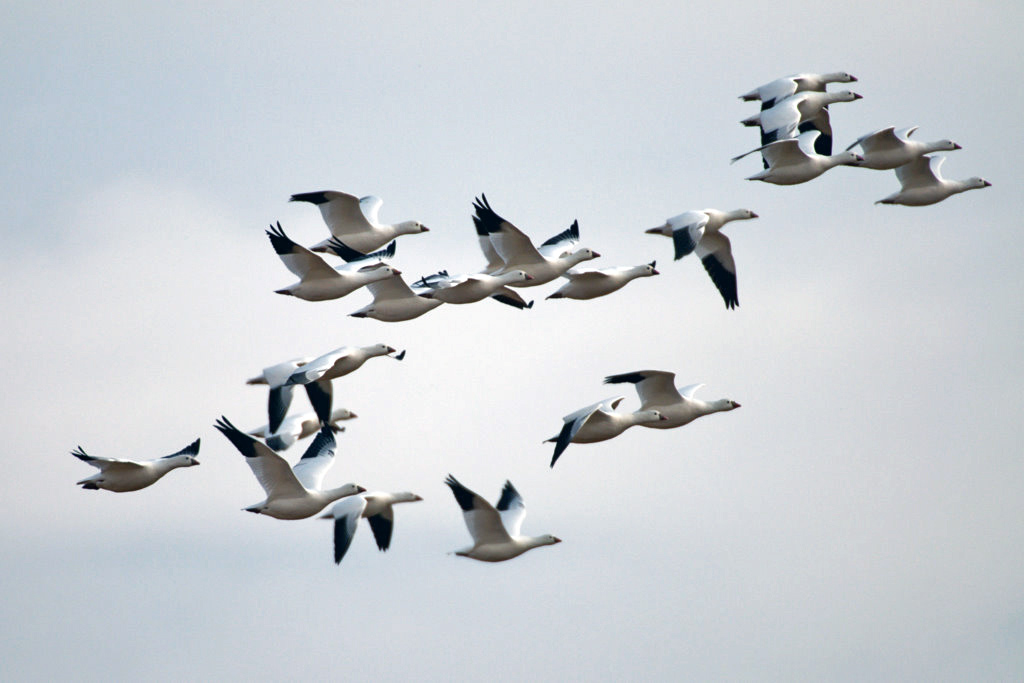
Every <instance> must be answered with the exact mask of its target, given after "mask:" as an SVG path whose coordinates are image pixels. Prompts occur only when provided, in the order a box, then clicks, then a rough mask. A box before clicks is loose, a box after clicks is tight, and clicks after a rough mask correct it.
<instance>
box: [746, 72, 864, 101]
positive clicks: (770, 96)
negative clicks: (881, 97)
mask: <svg viewBox="0 0 1024 683" xmlns="http://www.w3.org/2000/svg"><path fill="white" fill-rule="evenodd" d="M856 81H857V79H856V78H854V77H853V76H851V75H850V74H848V73H846V72H845V71H833V72H830V73H825V74H794V75H792V76H785V77H783V78H776V79H775V80H774V81H772V82H770V83H765V84H764V85H762V86H759V87H757V88H754V89H753V90H751V91H750V92H748V93H746V94H745V95H740V99H741V100H744V101H745V102H753V101H756V100H761V109H769V108H771V107H772V106H774V105H775V103H776V102H778V101H779V100H781V99H783V98H786V97H789V96H790V95H793V94H796V93H798V92H803V91H805V90H814V91H817V92H825V86H826V85H828V84H829V83H855V82H856Z"/></svg>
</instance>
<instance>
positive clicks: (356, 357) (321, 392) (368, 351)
mask: <svg viewBox="0 0 1024 683" xmlns="http://www.w3.org/2000/svg"><path fill="white" fill-rule="evenodd" d="M392 353H395V349H393V348H392V347H390V346H388V345H387V344H373V345H372V346H341V347H339V348H337V349H334V350H333V351H331V352H329V353H325V354H324V355H322V356H319V357H318V358H314V359H313V360H311V361H309V362H308V363H305V364H304V365H302V366H300V367H298V368H296V369H295V370H294V371H293V372H292V373H291V374H290V375H289V376H288V379H287V381H286V383H287V384H288V385H289V386H294V385H296V384H301V385H303V386H304V387H305V388H306V395H307V396H309V402H310V404H311V405H312V406H313V410H314V411H316V414H317V416H318V417H319V418H320V421H321V422H322V423H324V424H326V423H327V422H328V421H330V418H331V414H332V412H331V403H332V402H333V393H334V390H333V388H332V386H331V380H335V379H337V378H339V377H344V376H345V375H347V374H349V373H351V372H355V371H356V370H358V369H359V368H361V367H362V366H363V363H365V362H366V361H368V360H369V359H371V358H376V357H377V356H389V355H391V354H392ZM392 358H394V359H395V360H402V359H403V358H405V351H402V352H401V353H400V354H398V355H397V356H392ZM274 431H276V430H274Z"/></svg>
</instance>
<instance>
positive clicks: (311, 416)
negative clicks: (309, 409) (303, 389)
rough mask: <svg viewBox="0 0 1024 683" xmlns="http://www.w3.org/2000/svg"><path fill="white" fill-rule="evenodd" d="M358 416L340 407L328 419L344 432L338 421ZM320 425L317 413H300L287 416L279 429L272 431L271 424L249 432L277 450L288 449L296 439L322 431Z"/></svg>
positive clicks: (336, 430) (332, 425)
mask: <svg viewBox="0 0 1024 683" xmlns="http://www.w3.org/2000/svg"><path fill="white" fill-rule="evenodd" d="M357 417H359V416H358V415H356V414H355V413H353V412H352V411H351V410H347V409H346V408H338V409H337V410H334V411H331V418H330V420H328V422H327V424H328V426H330V427H331V428H332V429H333V430H334V432H335V433H337V432H343V431H345V428H344V427H342V426H340V425H339V424H338V423H339V422H341V421H343V420H352V419H354V418H357ZM320 427H321V423H320V418H319V417H318V416H317V414H316V413H299V414H296V415H289V416H288V417H286V418H285V419H284V420H283V421H282V422H281V426H280V427H278V428H277V431H271V430H270V425H263V426H262V427H259V428H257V429H254V430H252V431H251V432H249V435H250V436H255V437H259V438H261V439H263V440H264V441H266V442H267V445H268V446H270V447H271V448H273V449H274V450H275V451H286V450H288V449H289V448H291V447H292V446H293V445H294V444H295V442H296V441H299V440H300V439H305V438H306V437H307V436H311V435H313V434H316V433H317V432H318V431H320Z"/></svg>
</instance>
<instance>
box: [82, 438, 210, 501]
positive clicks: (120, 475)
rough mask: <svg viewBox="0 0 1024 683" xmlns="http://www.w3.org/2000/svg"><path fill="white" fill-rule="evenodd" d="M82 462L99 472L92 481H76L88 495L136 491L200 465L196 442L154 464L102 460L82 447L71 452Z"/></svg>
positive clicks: (154, 460) (149, 462)
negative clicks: (168, 475)
mask: <svg viewBox="0 0 1024 683" xmlns="http://www.w3.org/2000/svg"><path fill="white" fill-rule="evenodd" d="M71 455H73V456H75V457H76V458H78V459H79V460H81V461H82V462H86V463H89V464H90V465H92V466H93V467H95V468H96V469H98V470H99V472H97V473H96V474H94V475H92V476H91V477H86V478H85V479H82V480H81V481H76V482H75V485H76V486H79V485H80V486H81V487H82V488H83V489H87V490H90V491H98V490H99V489H105V490H107V491H115V492H117V493H124V492H125V491H138V490H139V489H144V488H146V487H147V486H149V485H151V484H154V483H156V481H157V480H158V479H159V478H160V477H162V476H164V475H165V474H167V473H168V472H170V471H171V470H174V469H177V468H179V467H193V466H195V465H198V464H199V461H198V460H196V456H198V455H199V439H196V440H195V441H193V442H192V443H190V444H189V445H188V446H185V447H184V448H183V449H181V450H180V451H178V452H177V453H171V454H170V455H165V456H163V457H162V458H156V459H153V460H119V459H117V458H101V457H97V456H94V455H89V454H88V453H86V452H85V451H84V450H83V449H82V447H81V446H78V447H77V448H76V449H75V450H73V451H71Z"/></svg>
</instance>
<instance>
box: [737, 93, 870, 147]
mask: <svg viewBox="0 0 1024 683" xmlns="http://www.w3.org/2000/svg"><path fill="white" fill-rule="evenodd" d="M860 99H863V97H862V96H861V95H858V94H857V93H855V92H850V91H849V90H840V91H838V92H814V91H809V92H801V93H797V94H796V95H790V96H789V97H786V98H785V99H782V100H779V101H777V102H776V104H775V105H774V106H773V107H771V108H770V109H764V110H762V111H761V112H760V113H758V114H754V115H753V116H750V117H748V118H746V119H743V121H741V123H743V125H745V126H760V128H761V144H762V145H767V144H768V143H770V142H775V141H776V140H785V139H788V138H795V137H796V136H797V134H798V132H806V131H807V130H817V131H818V132H819V133H820V135H819V136H818V138H817V139H816V140H815V145H814V149H815V151H816V152H817V153H818V154H823V155H826V156H828V155H830V154H832V124H831V122H830V120H829V115H828V105H830V104H835V103H836V102H854V101H856V100H860Z"/></svg>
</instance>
